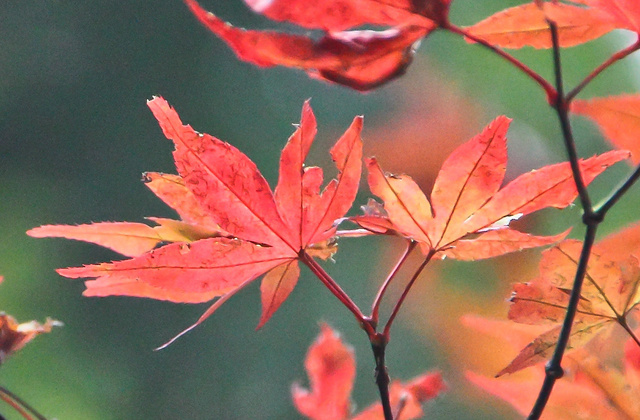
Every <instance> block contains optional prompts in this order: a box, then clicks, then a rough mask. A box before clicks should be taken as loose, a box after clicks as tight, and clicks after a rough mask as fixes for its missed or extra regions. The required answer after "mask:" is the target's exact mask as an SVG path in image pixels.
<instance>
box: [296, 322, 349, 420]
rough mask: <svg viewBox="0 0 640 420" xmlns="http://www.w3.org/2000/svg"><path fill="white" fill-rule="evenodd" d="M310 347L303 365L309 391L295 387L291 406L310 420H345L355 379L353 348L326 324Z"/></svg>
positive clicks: (347, 415)
mask: <svg viewBox="0 0 640 420" xmlns="http://www.w3.org/2000/svg"><path fill="white" fill-rule="evenodd" d="M321 329H322V331H321V332H320V335H319V336H318V338H317V339H316V342H315V343H313V345H312V346H311V347H310V348H309V352H308V353H307V358H306V360H305V363H304V366H305V369H306V371H307V374H308V375H309V381H310V385H311V390H306V389H304V388H301V387H300V386H299V385H297V384H296V385H294V386H293V389H292V393H293V403H294V405H295V406H296V408H297V409H298V411H299V412H300V413H302V414H304V415H305V416H307V417H309V418H310V419H314V420H325V419H326V420H329V419H336V420H338V419H346V418H348V417H349V414H350V413H351V390H352V389H353V383H354V381H355V378H356V361H355V357H354V355H353V349H351V348H350V347H347V346H345V345H344V344H343V343H342V340H340V337H339V336H338V335H337V334H336V333H335V332H334V331H333V330H332V329H331V328H330V327H329V326H327V325H322V327H321Z"/></svg>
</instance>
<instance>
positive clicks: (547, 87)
mask: <svg viewBox="0 0 640 420" xmlns="http://www.w3.org/2000/svg"><path fill="white" fill-rule="evenodd" d="M442 28H443V29H446V30H448V31H450V32H453V33H454V34H457V35H462V36H464V37H466V38H468V39H470V40H472V41H473V42H475V43H477V44H480V45H482V46H483V47H485V48H488V49H489V50H491V51H493V52H494V53H496V54H498V55H499V56H500V57H502V58H504V59H505V60H507V61H508V62H510V63H511V64H513V66H514V67H515V68H517V69H518V70H520V71H522V72H523V73H524V74H526V75H527V76H529V78H531V79H532V80H533V81H534V82H536V83H538V84H539V85H540V87H541V88H542V89H543V90H544V91H545V93H546V95H547V101H548V102H549V103H552V102H553V100H554V98H555V97H556V95H557V93H556V90H555V89H554V87H553V86H552V85H551V84H550V83H549V82H547V81H546V80H545V79H544V77H542V76H540V75H539V74H538V73H536V72H535V71H534V70H532V69H531V68H530V67H529V66H527V65H526V64H524V63H523V62H522V61H520V60H518V59H517V58H515V57H514V56H512V55H511V54H509V53H507V52H506V51H504V50H502V49H500V48H498V47H496V46H495V45H492V44H490V43H488V42H487V41H485V40H484V39H482V38H479V37H477V36H475V35H473V34H472V33H470V32H468V31H467V30H466V29H465V28H461V27H458V26H455V25H453V24H450V23H449V24H447V25H446V26H443V27H442Z"/></svg>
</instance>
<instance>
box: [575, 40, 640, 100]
mask: <svg viewBox="0 0 640 420" xmlns="http://www.w3.org/2000/svg"><path fill="white" fill-rule="evenodd" d="M638 49H640V36H639V38H638V40H636V42H634V43H633V44H631V45H630V46H628V47H627V48H624V49H622V50H620V51H618V52H617V53H615V54H613V55H612V56H611V57H609V58H608V59H607V60H606V61H605V62H604V63H602V64H600V65H599V66H598V67H596V68H595V69H594V70H593V71H592V72H591V73H589V75H587V77H585V78H584V80H583V81H582V82H580V83H578V85H577V86H576V87H575V88H573V90H572V91H571V92H569V93H568V94H567V96H566V98H565V101H566V102H567V104H568V103H570V102H571V101H573V99H574V98H575V97H576V96H577V95H578V94H579V93H580V92H581V91H582V89H584V88H585V86H587V85H588V84H589V83H591V81H593V79H595V78H596V76H598V75H599V74H600V73H602V72H603V71H605V70H606V69H608V68H609V67H611V65H613V64H615V63H617V62H618V61H620V60H622V59H623V58H625V57H626V56H628V55H630V54H633V53H634V52H636V51H638Z"/></svg>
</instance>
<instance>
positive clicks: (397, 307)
mask: <svg viewBox="0 0 640 420" xmlns="http://www.w3.org/2000/svg"><path fill="white" fill-rule="evenodd" d="M435 253H436V252H435V250H433V249H432V250H431V251H429V253H428V254H427V256H426V257H425V259H424V261H422V264H420V266H419V267H418V269H417V270H416V272H415V273H414V274H413V276H412V277H411V280H409V282H408V283H407V285H406V286H405V288H404V291H403V292H402V295H401V296H400V299H398V301H397V302H396V304H395V306H394V307H393V311H392V312H391V315H390V316H389V320H388V321H387V324H386V325H385V326H384V331H383V332H382V334H383V335H384V336H385V337H386V338H387V340H388V339H389V331H390V330H391V324H393V321H394V319H395V318H396V316H397V315H398V312H399V311H400V307H401V306H402V303H403V302H404V300H405V298H406V297H407V295H408V294H409V290H411V287H412V286H413V284H414V283H415V282H416V279H417V278H418V276H419V275H420V273H422V270H423V269H424V268H425V267H426V265H427V264H428V263H429V261H431V258H433V256H434V255H435Z"/></svg>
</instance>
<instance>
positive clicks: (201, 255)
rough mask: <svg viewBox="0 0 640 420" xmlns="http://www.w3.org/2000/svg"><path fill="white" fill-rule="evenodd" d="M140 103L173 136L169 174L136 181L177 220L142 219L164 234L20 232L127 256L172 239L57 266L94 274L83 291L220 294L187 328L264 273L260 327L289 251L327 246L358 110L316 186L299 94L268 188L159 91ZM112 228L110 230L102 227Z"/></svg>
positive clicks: (292, 269)
mask: <svg viewBox="0 0 640 420" xmlns="http://www.w3.org/2000/svg"><path fill="white" fill-rule="evenodd" d="M148 105H149V108H150V109H151V111H152V112H153V114H154V116H155V117H156V119H157V120H158V122H159V123H160V126H161V128H162V130H163V132H164V134H165V136H166V137H167V138H169V139H171V140H173V142H174V144H175V151H174V153H173V155H174V159H175V162H176V167H177V169H178V172H179V176H178V175H165V174H156V173H151V174H147V175H146V177H145V179H146V181H147V182H148V183H147V185H148V186H149V187H150V189H151V190H152V191H153V192H154V193H156V195H158V196H159V197H160V198H161V199H162V200H163V201H165V202H166V203H167V204H168V205H170V206H171V207H173V208H174V209H176V211H177V212H178V214H179V215H180V216H181V218H182V219H183V220H182V221H175V220H169V219H158V218H152V219H151V220H153V221H156V222H157V223H159V224H160V227H161V228H163V229H162V232H165V231H166V232H169V233H167V234H162V235H158V233H157V232H156V231H155V230H156V229H157V228H150V227H148V226H147V227H146V228H147V231H146V232H148V234H144V235H142V238H139V237H136V238H132V236H134V235H133V233H132V232H133V231H134V230H136V231H137V230H138V229H141V230H144V228H142V227H141V226H146V225H142V224H123V223H116V224H113V223H111V224H103V223H98V224H94V225H82V226H43V227H40V228H36V229H33V230H31V231H29V232H28V233H29V234H30V235H32V236H37V237H44V236H62V237H66V238H71V239H80V240H84V241H89V242H94V243H97V244H99V245H103V246H107V247H110V248H112V249H115V250H117V251H119V252H123V253H125V254H127V253H130V254H135V253H137V252H139V251H140V250H141V249H143V248H144V247H149V246H153V245H155V244H156V243H157V242H158V241H159V240H162V241H172V242H173V243H170V244H168V245H164V246H162V247H159V248H155V249H152V250H149V251H146V252H144V253H142V254H140V255H138V256H135V257H134V258H132V259H129V260H123V261H114V262H110V263H103V264H96V265H87V266H84V267H73V268H66V269H59V270H58V273H59V274H61V275H63V276H65V277H69V278H92V279H94V280H88V281H86V282H85V285H86V287H87V289H86V290H85V292H84V295H85V296H110V295H125V296H137V297H147V298H153V299H161V300H169V301H173V302H185V303H198V302H205V301H208V300H211V299H213V298H215V297H218V296H221V298H220V299H219V300H218V301H217V302H216V303H215V304H214V305H213V306H212V307H211V308H210V309H209V310H208V311H207V312H206V313H205V314H204V315H203V316H202V317H201V318H200V319H199V320H198V322H197V323H196V324H194V325H193V326H192V328H193V327H194V326H195V325H198V324H199V323H200V322H202V321H203V320H204V319H205V318H206V317H207V316H209V315H211V313H213V311H215V310H216V309H217V308H218V307H219V306H220V305H221V304H222V303H223V302H225V301H226V300H227V299H228V298H229V297H231V296H232V295H233V294H234V293H236V292H237V291H238V290H240V289H241V288H242V287H244V286H246V285H247V284H248V283H250V282H251V281H252V280H254V279H255V278H256V277H258V276H260V275H262V274H264V273H268V274H267V275H266V276H265V278H264V280H263V283H262V287H261V291H262V302H263V311H262V316H261V319H260V324H259V326H258V327H260V326H262V325H263V324H264V323H265V322H267V320H268V319H269V318H270V317H271V315H273V313H274V312H275V311H276V310H277V309H278V307H279V306H280V305H281V304H282V302H284V300H285V299H286V298H287V297H288V295H289V293H290V292H291V290H293V288H294V286H295V284H296V282H297V280H298V276H299V268H298V262H297V259H298V258H299V257H300V256H301V255H303V254H305V253H306V254H307V255H309V256H312V257H313V256H318V257H322V258H325V259H326V258H327V257H329V256H330V255H331V254H332V253H333V252H335V246H334V245H333V243H332V241H331V238H332V236H333V235H334V233H335V229H336V226H335V221H336V219H340V218H342V217H343V216H344V214H345V213H346V212H347V211H348V210H349V208H350V207H351V203H352V202H353V200H354V198H355V196H356V193H357V190H358V184H359V181H360V173H361V169H362V141H361V139H360V132H361V130H362V117H356V118H355V119H354V120H353V123H352V124H351V126H350V127H349V128H348V129H347V131H346V132H345V133H344V135H343V136H342V137H341V138H340V139H339V140H338V141H337V142H336V144H335V145H334V147H333V148H332V149H331V156H332V158H333V160H334V162H335V164H336V166H337V168H338V171H339V174H338V177H337V178H336V179H333V180H331V181H330V182H329V183H328V184H327V186H326V187H325V188H324V190H323V191H321V190H320V187H321V185H322V183H323V173H322V169H321V168H318V167H305V166H304V160H305V159H306V157H307V154H308V152H309V149H310V147H311V144H312V142H313V140H314V137H315V134H316V120H315V116H314V114H313V111H312V109H311V107H310V105H309V103H308V102H305V104H304V106H303V109H302V119H301V122H300V125H299V126H298V127H297V129H296V131H295V132H294V134H293V135H292V136H291V137H290V138H289V141H288V142H287V144H286V146H285V148H284V150H283V151H282V155H281V158H280V174H279V180H278V185H277V187H276V189H275V192H272V191H271V188H270V187H269V185H268V184H267V182H266V180H265V179H264V178H263V176H262V175H261V174H260V172H259V171H258V169H257V168H256V166H255V164H254V163H253V162H252V161H251V160H250V159H249V158H248V157H247V156H246V155H244V154H243V153H242V152H240V151H239V150H238V149H236V148H235V147H233V146H231V145H230V144H228V143H225V142H223V141H221V140H219V139H217V138H215V137H213V136H210V135H208V134H200V133H198V132H196V131H194V130H193V129H192V128H191V126H189V125H183V124H182V122H181V121H180V118H179V117H178V114H177V113H176V112H175V110H173V109H172V108H171V107H170V106H169V104H168V103H167V102H166V101H165V100H164V99H162V98H160V97H156V98H154V99H153V100H151V101H149V102H148ZM140 225H141V226H140ZM120 228H122V230H123V231H124V233H122V232H121V231H118V229H120ZM113 230H116V231H118V232H117V233H116V234H115V235H111V236H110V235H108V233H112V231H113ZM107 231H108V232H107ZM132 243H133V245H135V246H133V245H132ZM141 244H142V245H144V246H142V245H141ZM138 246H140V247H141V248H137V247H138ZM132 247H133V248H132ZM134 251H135V252H134Z"/></svg>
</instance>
